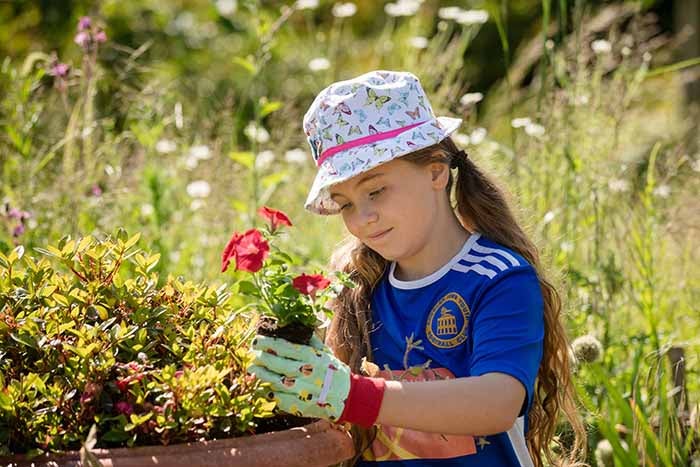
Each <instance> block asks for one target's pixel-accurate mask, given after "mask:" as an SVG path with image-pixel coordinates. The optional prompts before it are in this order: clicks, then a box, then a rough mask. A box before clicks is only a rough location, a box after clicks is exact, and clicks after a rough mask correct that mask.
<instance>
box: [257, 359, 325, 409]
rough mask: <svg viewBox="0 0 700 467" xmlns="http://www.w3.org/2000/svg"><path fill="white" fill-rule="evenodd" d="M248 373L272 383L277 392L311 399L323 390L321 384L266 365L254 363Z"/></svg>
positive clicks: (271, 385)
mask: <svg viewBox="0 0 700 467" xmlns="http://www.w3.org/2000/svg"><path fill="white" fill-rule="evenodd" d="M248 373H252V374H254V375H255V377H256V378H258V379H259V380H260V381H263V382H265V383H270V387H271V388H272V390H273V391H274V392H275V393H277V392H286V393H291V394H294V395H297V396H302V397H303V398H304V399H305V400H310V399H311V398H313V397H316V396H317V395H318V393H319V392H320V390H321V386H322V385H323V382H321V385H319V386H317V385H316V384H314V382H311V381H306V380H304V379H301V378H294V377H289V376H286V375H282V374H279V373H275V372H274V371H270V370H269V369H267V368H265V367H264V366H258V365H252V366H250V367H249V368H248Z"/></svg>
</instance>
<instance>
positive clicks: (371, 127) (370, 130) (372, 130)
mask: <svg viewBox="0 0 700 467" xmlns="http://www.w3.org/2000/svg"><path fill="white" fill-rule="evenodd" d="M368 131H369V134H370V135H376V134H377V133H379V130H377V129H376V128H374V125H371V124H370V126H369V130H368Z"/></svg>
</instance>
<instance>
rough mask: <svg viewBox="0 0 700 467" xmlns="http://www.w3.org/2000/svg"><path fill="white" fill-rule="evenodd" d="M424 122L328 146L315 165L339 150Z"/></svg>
mask: <svg viewBox="0 0 700 467" xmlns="http://www.w3.org/2000/svg"><path fill="white" fill-rule="evenodd" d="M424 123H425V121H423V122H417V123H413V124H411V125H407V126H403V127H401V128H396V129H394V130H389V131H384V132H381V133H375V134H373V135H368V136H363V137H362V138H357V139H354V140H352V141H347V142H345V143H343V144H339V145H338V146H334V147H332V148H328V149H326V150H325V151H323V153H322V154H321V157H319V158H318V161H317V162H316V165H317V166H318V167H321V164H323V161H325V160H326V159H328V158H329V157H331V156H332V155H333V154H336V153H338V152H340V151H344V150H346V149H350V148H354V147H356V146H362V145H363V144H370V143H374V142H375V141H382V140H385V139H390V138H393V137H394V136H396V135H400V134H401V133H403V132H405V131H408V130H410V129H411V128H414V127H417V126H418V125H422V124H424Z"/></svg>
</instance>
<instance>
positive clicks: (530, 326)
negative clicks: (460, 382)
mask: <svg viewBox="0 0 700 467" xmlns="http://www.w3.org/2000/svg"><path fill="white" fill-rule="evenodd" d="M543 340H544V301H543V298H542V291H541V289H540V284H539V280H538V278H537V274H536V273H535V270H534V268H533V267H532V266H531V265H529V264H528V265H526V266H523V267H518V268H513V269H509V270H506V271H503V273H501V274H499V275H498V276H496V277H494V278H493V279H491V280H489V281H487V282H486V283H485V284H484V285H483V286H482V288H481V290H480V292H479V294H478V295H477V297H476V299H475V302H474V304H473V313H472V354H471V358H470V374H471V375H472V376H480V375H483V374H486V373H492V372H498V373H506V374H508V375H510V376H512V377H514V378H516V379H517V380H518V381H520V382H521V383H522V385H523V386H524V387H525V391H526V393H527V395H526V399H525V401H524V402H523V406H522V407H521V409H520V413H519V414H518V416H520V415H523V414H524V413H525V411H526V409H527V408H529V407H530V404H531V402H532V395H533V393H534V386H535V378H536V377H537V372H538V369H539V366H540V361H541V360H542V348H543Z"/></svg>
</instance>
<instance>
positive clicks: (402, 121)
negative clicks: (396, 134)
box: [396, 120, 406, 126]
mask: <svg viewBox="0 0 700 467" xmlns="http://www.w3.org/2000/svg"><path fill="white" fill-rule="evenodd" d="M396 124H397V125H398V126H406V120H396Z"/></svg>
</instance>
